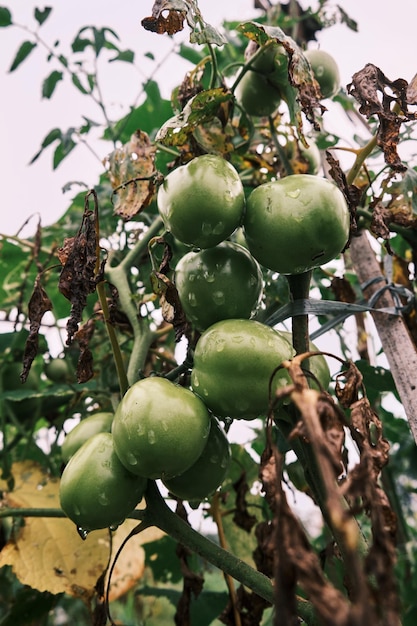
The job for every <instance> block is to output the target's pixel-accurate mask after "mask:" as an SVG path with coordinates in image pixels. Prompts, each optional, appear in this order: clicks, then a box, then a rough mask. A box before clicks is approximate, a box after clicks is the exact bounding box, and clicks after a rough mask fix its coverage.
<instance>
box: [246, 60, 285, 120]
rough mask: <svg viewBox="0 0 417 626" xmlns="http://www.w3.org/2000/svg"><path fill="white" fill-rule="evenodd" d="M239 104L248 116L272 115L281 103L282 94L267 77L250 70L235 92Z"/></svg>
mask: <svg viewBox="0 0 417 626" xmlns="http://www.w3.org/2000/svg"><path fill="white" fill-rule="evenodd" d="M235 96H236V100H237V102H238V103H239V104H240V106H241V107H242V108H243V109H244V110H245V112H246V113H247V114H248V115H254V116H266V115H272V113H274V111H276V110H277V108H278V106H279V104H280V102H281V92H280V90H279V89H278V87H277V86H276V85H274V84H273V83H272V82H270V81H269V80H268V77H267V76H264V75H263V74H260V73H259V72H255V71H254V70H248V71H247V72H246V74H245V75H244V76H242V79H241V81H240V82H239V83H238V85H237V87H236V91H235Z"/></svg>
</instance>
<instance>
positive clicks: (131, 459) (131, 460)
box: [126, 452, 138, 465]
mask: <svg viewBox="0 0 417 626" xmlns="http://www.w3.org/2000/svg"><path fill="white" fill-rule="evenodd" d="M126 460H127V462H128V463H129V465H137V464H138V460H137V458H136V457H135V455H134V454H133V453H132V452H128V453H127V454H126Z"/></svg>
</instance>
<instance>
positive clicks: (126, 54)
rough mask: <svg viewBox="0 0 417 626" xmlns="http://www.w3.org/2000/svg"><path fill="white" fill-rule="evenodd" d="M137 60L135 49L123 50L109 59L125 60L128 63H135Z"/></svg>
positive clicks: (111, 61)
mask: <svg viewBox="0 0 417 626" xmlns="http://www.w3.org/2000/svg"><path fill="white" fill-rule="evenodd" d="M134 60H135V53H134V52H133V50H121V51H119V53H118V54H117V56H115V57H114V58H113V59H110V60H109V63H113V61H125V62H126V63H133V62H134Z"/></svg>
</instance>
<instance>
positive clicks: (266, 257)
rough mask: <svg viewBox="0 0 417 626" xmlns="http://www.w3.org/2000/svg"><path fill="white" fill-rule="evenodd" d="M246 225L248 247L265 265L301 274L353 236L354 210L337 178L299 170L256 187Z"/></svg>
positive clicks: (334, 255) (339, 250)
mask: <svg viewBox="0 0 417 626" xmlns="http://www.w3.org/2000/svg"><path fill="white" fill-rule="evenodd" d="M244 227H245V238H246V241H247V244H248V247H249V250H250V251H251V253H252V254H253V256H254V257H255V259H257V260H258V261H259V262H260V263H261V264H262V265H264V266H265V267H268V268H270V269H272V270H275V271H277V272H280V273H282V274H299V273H301V272H305V271H307V270H309V269H312V268H314V267H319V266H320V265H324V263H327V262H328V261H331V260H332V259H334V258H335V257H336V256H337V255H338V254H340V252H341V251H342V250H343V248H344V247H345V246H346V244H347V242H348V238H349V229H350V216H349V210H348V207H347V204H346V200H345V198H344V196H343V194H342V192H341V191H340V189H338V188H337V187H336V185H334V183H332V182H330V181H328V180H326V179H325V178H321V177H319V176H312V175H309V174H294V175H292V176H286V177H285V178H282V179H280V180H277V181H274V182H270V183H265V184H263V185H260V186H259V187H257V188H256V189H255V190H254V191H253V192H252V193H251V195H250V196H249V198H248V203H247V210H246V214H245V221H244Z"/></svg>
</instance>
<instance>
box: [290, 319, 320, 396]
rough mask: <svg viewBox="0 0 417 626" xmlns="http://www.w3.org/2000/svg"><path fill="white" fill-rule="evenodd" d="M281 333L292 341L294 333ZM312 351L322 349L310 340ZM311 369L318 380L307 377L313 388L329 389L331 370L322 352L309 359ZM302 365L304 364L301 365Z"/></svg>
mask: <svg viewBox="0 0 417 626" xmlns="http://www.w3.org/2000/svg"><path fill="white" fill-rule="evenodd" d="M281 335H284V337H286V339H287V340H288V341H289V342H290V343H292V333H290V332H287V331H281ZM309 349H310V351H311V352H320V350H319V349H318V348H317V347H316V346H315V345H314V343H313V342H312V341H310V348H309ZM308 366H309V370H310V372H311V373H312V374H313V377H314V378H316V379H317V381H318V382H316V381H315V380H314V378H311V377H309V378H307V380H308V382H309V384H310V386H311V388H312V389H317V390H318V391H320V390H321V389H324V390H325V391H327V389H328V387H329V385H330V380H331V376H330V370H329V366H328V364H327V361H326V359H325V357H324V356H323V355H322V354H318V355H316V356H312V357H311V358H310V359H309V364H308ZM301 367H302V366H301Z"/></svg>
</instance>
